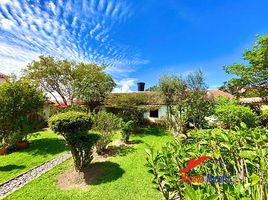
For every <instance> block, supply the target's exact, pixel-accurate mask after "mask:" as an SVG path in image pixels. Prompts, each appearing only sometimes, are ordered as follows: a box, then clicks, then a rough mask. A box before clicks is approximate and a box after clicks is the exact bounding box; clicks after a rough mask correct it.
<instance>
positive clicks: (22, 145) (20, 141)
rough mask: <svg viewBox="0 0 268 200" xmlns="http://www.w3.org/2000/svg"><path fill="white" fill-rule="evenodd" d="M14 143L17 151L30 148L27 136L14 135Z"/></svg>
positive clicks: (21, 134)
mask: <svg viewBox="0 0 268 200" xmlns="http://www.w3.org/2000/svg"><path fill="white" fill-rule="evenodd" d="M13 141H14V142H13V143H14V144H15V146H16V149H19V150H22V149H26V148H28V146H29V144H30V143H29V141H28V140H27V134H23V133H16V134H14V135H13Z"/></svg>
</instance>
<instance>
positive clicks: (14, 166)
mask: <svg viewBox="0 0 268 200" xmlns="http://www.w3.org/2000/svg"><path fill="white" fill-rule="evenodd" d="M25 167H26V166H25V165H6V166H0V172H1V171H5V172H7V171H12V170H15V169H24V168H25Z"/></svg>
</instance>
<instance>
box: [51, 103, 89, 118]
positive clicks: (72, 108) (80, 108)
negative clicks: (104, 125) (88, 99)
mask: <svg viewBox="0 0 268 200" xmlns="http://www.w3.org/2000/svg"><path fill="white" fill-rule="evenodd" d="M69 111H76V112H87V111H88V110H87V108H86V107H84V106H80V105H71V106H68V107H66V108H58V107H57V106H54V107H52V109H51V110H50V113H49V114H50V117H51V116H53V115H56V114H60V113H65V112H69Z"/></svg>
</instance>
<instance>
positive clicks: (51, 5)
mask: <svg viewBox="0 0 268 200" xmlns="http://www.w3.org/2000/svg"><path fill="white" fill-rule="evenodd" d="M48 7H49V8H50V9H51V11H52V12H53V13H54V14H56V6H55V4H54V3H53V2H52V1H50V2H49V3H48Z"/></svg>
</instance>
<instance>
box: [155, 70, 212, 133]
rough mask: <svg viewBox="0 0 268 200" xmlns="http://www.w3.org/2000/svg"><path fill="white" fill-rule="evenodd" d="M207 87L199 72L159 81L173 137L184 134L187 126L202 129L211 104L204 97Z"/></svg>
mask: <svg viewBox="0 0 268 200" xmlns="http://www.w3.org/2000/svg"><path fill="white" fill-rule="evenodd" d="M206 90H207V86H206V84H205V82H204V75H203V73H202V71H201V70H198V71H196V72H193V73H189V74H188V75H187V76H186V77H182V76H176V75H171V76H168V75H165V76H163V77H162V78H161V79H160V83H159V91H160V94H161V96H162V97H163V99H164V100H165V103H166V104H167V105H168V119H167V120H168V123H169V127H170V129H172V130H173V133H174V135H175V136H177V135H178V134H181V133H183V134H186V131H187V125H188V124H192V125H193V126H194V127H202V125H204V122H205V121H206V120H205V117H206V116H209V115H210V111H211V102H210V101H209V100H208V98H207V96H206V92H207V91H206Z"/></svg>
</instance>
